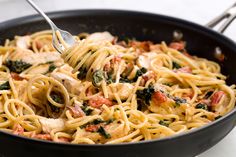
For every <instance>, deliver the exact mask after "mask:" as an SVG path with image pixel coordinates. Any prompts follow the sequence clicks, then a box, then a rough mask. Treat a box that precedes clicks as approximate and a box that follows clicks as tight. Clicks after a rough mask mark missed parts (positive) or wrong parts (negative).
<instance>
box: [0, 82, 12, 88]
mask: <svg viewBox="0 0 236 157" xmlns="http://www.w3.org/2000/svg"><path fill="white" fill-rule="evenodd" d="M10 88H11V87H10V84H9V81H6V82H4V83H3V84H1V85H0V90H8V89H10Z"/></svg>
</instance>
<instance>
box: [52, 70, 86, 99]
mask: <svg viewBox="0 0 236 157" xmlns="http://www.w3.org/2000/svg"><path fill="white" fill-rule="evenodd" d="M51 77H53V78H54V79H56V80H57V81H59V82H61V83H62V84H63V85H64V86H65V88H66V89H67V90H68V91H69V92H72V93H74V94H77V95H78V94H79V93H80V92H81V91H82V86H79V82H78V81H77V80H76V79H74V78H72V77H71V76H68V75H66V74H64V73H60V72H53V73H51Z"/></svg>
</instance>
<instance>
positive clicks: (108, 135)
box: [97, 126, 111, 139]
mask: <svg viewBox="0 0 236 157" xmlns="http://www.w3.org/2000/svg"><path fill="white" fill-rule="evenodd" d="M97 132H98V133H99V134H100V135H102V136H103V137H105V138H106V139H109V138H111V135H110V134H109V133H107V132H106V130H105V129H104V128H103V127H102V126H100V127H99V129H98V130H97Z"/></svg>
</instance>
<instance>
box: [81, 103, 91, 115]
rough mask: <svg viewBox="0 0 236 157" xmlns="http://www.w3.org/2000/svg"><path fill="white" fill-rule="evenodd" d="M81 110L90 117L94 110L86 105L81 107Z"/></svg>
mask: <svg viewBox="0 0 236 157" xmlns="http://www.w3.org/2000/svg"><path fill="white" fill-rule="evenodd" d="M81 109H82V110H83V111H84V113H85V114H86V116H89V115H90V114H91V113H92V112H93V109H91V108H89V107H88V106H87V104H86V103H84V104H83V106H81Z"/></svg>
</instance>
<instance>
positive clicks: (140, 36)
mask: <svg viewBox="0 0 236 157" xmlns="http://www.w3.org/2000/svg"><path fill="white" fill-rule="evenodd" d="M48 15H49V16H50V18H51V19H52V20H53V21H54V22H55V23H56V24H57V25H58V26H59V27H60V28H62V29H65V30H68V31H69V32H71V33H72V34H78V33H80V32H90V33H92V32H98V31H109V32H111V34H113V35H117V36H119V38H120V39H124V38H125V37H130V38H132V37H135V38H136V39H137V40H150V41H153V42H156V43H157V42H161V41H166V42H167V43H169V42H171V41H172V39H173V35H172V34H173V31H174V30H179V31H181V32H182V33H183V35H184V37H183V40H185V41H187V50H188V51H189V52H190V54H192V55H197V56H199V57H204V58H207V59H209V60H213V61H216V62H218V60H217V59H216V58H215V57H214V54H215V49H216V47H219V48H220V49H221V51H222V53H223V54H224V55H225V60H224V62H218V63H220V65H221V68H222V72H223V74H225V75H227V76H228V79H227V83H228V84H232V83H235V80H236V68H234V67H235V60H236V44H235V42H233V41H232V40H230V39H229V38H227V37H225V36H224V35H222V34H220V33H217V32H216V31H213V30H211V29H209V28H206V27H204V26H200V25H197V24H194V23H192V22H188V21H185V20H181V19H177V18H173V17H168V16H163V15H157V14H151V13H143V12H135V11H124V10H72V11H60V12H53V13H49V14H48ZM225 17H226V16H225ZM222 18H223V16H220V17H219V18H217V19H215V20H213V22H211V23H209V26H214V25H215V24H217V23H218V22H219V21H221V19H222ZM232 20H233V19H230V22H232ZM230 22H228V23H226V24H225V25H223V26H222V28H221V31H222V30H224V29H225V28H226V26H228V24H229V23H230ZM44 29H49V27H48V24H47V23H46V22H45V21H44V20H43V19H42V18H41V17H39V16H38V15H33V16H26V17H22V18H18V19H13V20H10V21H6V22H3V23H0V45H2V44H3V43H4V40H5V39H6V38H10V39H12V38H13V37H14V36H15V35H25V34H28V33H32V32H36V31H40V30H44ZM235 124H236V109H234V110H232V111H231V112H230V113H228V114H227V115H226V116H224V117H222V118H220V119H218V120H216V121H214V122H212V123H210V124H208V125H206V126H204V127H201V128H198V129H193V130H191V131H188V132H187V133H183V134H178V135H175V136H171V137H167V138H163V139H155V140H151V141H142V142H137V143H136V142H135V143H125V144H113V145H84V144H77V145H73V144H64V143H53V142H48V141H42V140H37V139H29V138H26V137H20V136H17V135H12V134H9V133H4V132H1V131H0V141H1V142H0V157H15V156H20V157H21V156H22V157H64V156H67V157H95V156H96V157H98V156H99V157H100V156H101V157H110V156H112V157H154V156H155V157H193V156H196V155H198V154H200V153H202V152H204V151H205V150H207V149H209V148H210V147H212V146H214V145H215V144H216V143H217V142H219V141H220V140H221V139H222V138H224V137H225V136H226V135H227V134H228V133H229V132H230V131H231V130H232V129H233V128H234V126H235Z"/></svg>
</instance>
